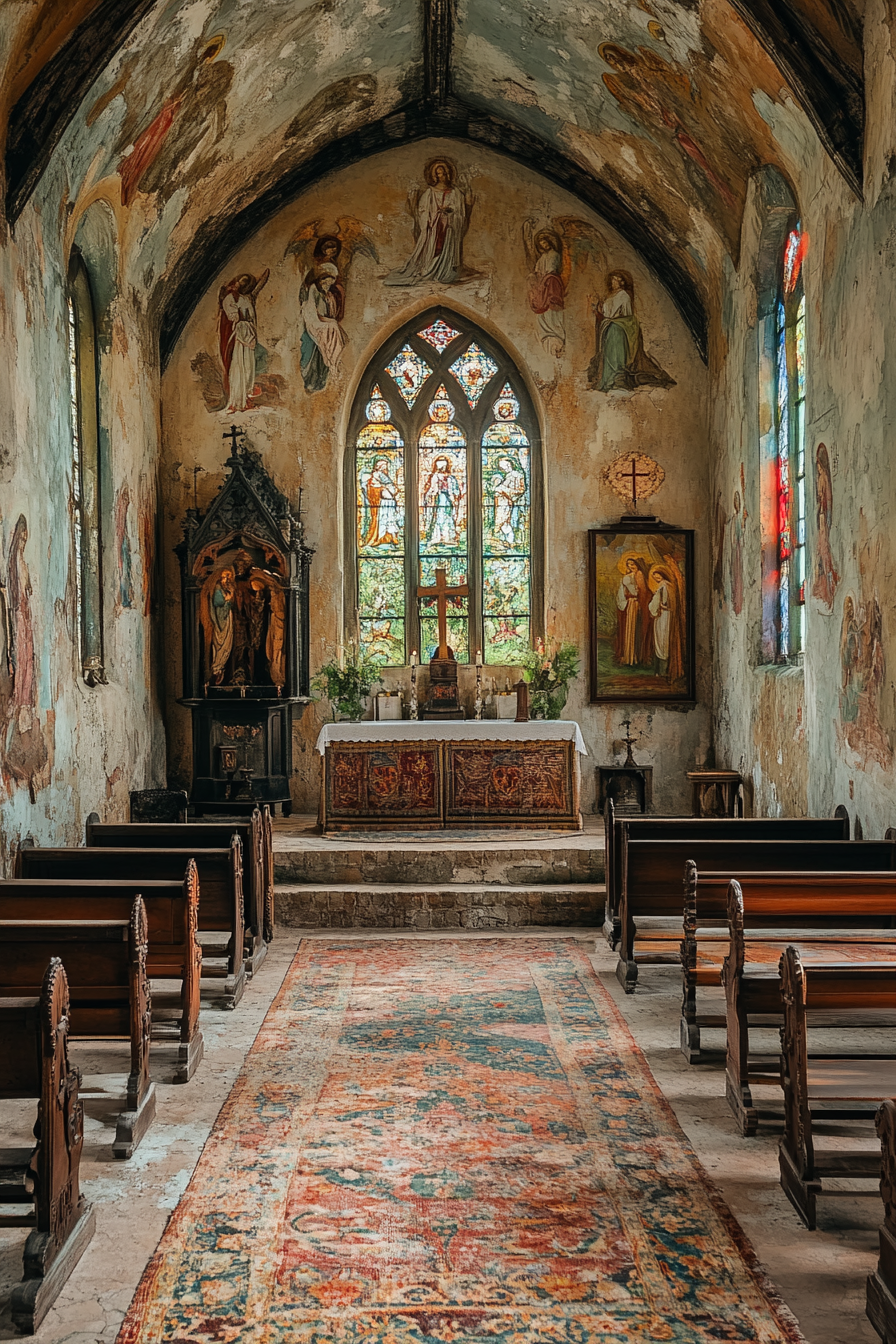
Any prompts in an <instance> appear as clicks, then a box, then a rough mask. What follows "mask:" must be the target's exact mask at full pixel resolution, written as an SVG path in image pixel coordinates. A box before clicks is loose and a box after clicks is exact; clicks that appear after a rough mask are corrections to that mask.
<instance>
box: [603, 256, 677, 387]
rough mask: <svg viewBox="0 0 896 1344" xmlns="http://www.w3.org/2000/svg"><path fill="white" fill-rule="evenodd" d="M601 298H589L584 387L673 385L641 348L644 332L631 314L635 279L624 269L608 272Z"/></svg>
mask: <svg viewBox="0 0 896 1344" xmlns="http://www.w3.org/2000/svg"><path fill="white" fill-rule="evenodd" d="M607 290H608V293H607V295H606V297H605V298H602V299H601V298H598V299H592V305H591V306H592V311H593V312H594V320H595V331H594V344H595V351H594V357H593V358H592V360H591V363H590V364H589V365H588V373H587V380H588V386H589V388H591V390H592V391H594V392H612V391H626V392H631V391H633V390H634V389H635V388H636V387H674V386H675V379H674V378H670V377H669V375H668V373H666V372H665V370H664V369H661V368H660V366H659V364H658V363H657V362H656V360H655V359H652V358H651V356H650V355H648V354H647V352H646V350H645V349H644V334H643V332H642V330H641V323H640V322H639V321H638V318H637V316H636V314H635V282H634V280H633V279H632V276H631V274H630V273H629V272H628V271H623V270H615V271H610V273H609V275H608V276H607Z"/></svg>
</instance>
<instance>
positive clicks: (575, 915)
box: [274, 881, 606, 929]
mask: <svg viewBox="0 0 896 1344" xmlns="http://www.w3.org/2000/svg"><path fill="white" fill-rule="evenodd" d="M605 893H606V889H605V887H604V886H603V885H602V884H601V883H599V882H565V883H564V882H556V883H545V884H529V885H522V884H520V885H517V884H512V885H507V884H500V883H491V884H488V885H483V884H482V883H471V882H450V883H447V884H433V885H428V884H425V883H424V884H421V883H401V882H364V881H361V882H332V883H313V884H312V883H278V885H277V886H276V888H275V891H274V913H275V920H276V922H277V923H278V924H285V925H287V926H289V927H291V928H305V929H308V928H314V929H350V928H371V929H485V928H516V927H519V926H521V925H526V924H542V925H544V924H555V925H570V924H578V925H594V926H597V925H600V924H602V923H603V919H604V897H605Z"/></svg>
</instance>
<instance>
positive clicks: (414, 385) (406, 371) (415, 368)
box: [386, 345, 432, 406]
mask: <svg viewBox="0 0 896 1344" xmlns="http://www.w3.org/2000/svg"><path fill="white" fill-rule="evenodd" d="M386 372H387V373H388V374H390V375H391V377H392V379H393V380H394V382H395V384H396V386H397V388H398V390H399V392H400V393H401V395H402V396H403V397H404V399H405V401H406V402H407V404H408V406H413V404H414V402H415V401H416V400H417V394H418V393H419V391H420V389H421V387H422V386H423V384H424V383H425V382H426V380H427V378H428V377H429V375H430V374H431V373H432V369H431V368H430V367H429V365H428V364H427V362H426V360H425V359H423V357H422V356H421V355H418V354H417V351H416V350H413V349H412V348H411V346H409V345H406V346H405V347H404V349H402V350H399V352H398V354H397V355H396V356H395V358H394V359H393V360H392V363H391V364H387V365H386Z"/></svg>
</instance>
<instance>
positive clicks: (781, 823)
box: [604, 798, 849, 947]
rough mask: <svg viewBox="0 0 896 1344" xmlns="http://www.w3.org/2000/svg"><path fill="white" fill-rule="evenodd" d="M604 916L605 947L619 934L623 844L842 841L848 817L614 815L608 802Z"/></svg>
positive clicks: (611, 801) (605, 830) (611, 943)
mask: <svg viewBox="0 0 896 1344" xmlns="http://www.w3.org/2000/svg"><path fill="white" fill-rule="evenodd" d="M604 835H605V842H606V858H605V864H606V885H607V912H606V918H605V920H604V935H605V937H606V939H607V942H608V943H609V944H610V946H611V947H615V946H616V944H617V943H618V942H619V939H620V937H621V933H622V923H621V912H620V906H621V902H622V871H623V854H624V850H625V847H626V845H627V844H628V842H629V840H687V839H690V838H694V839H702V840H848V839H849V818H848V817H845V818H840V817H828V818H823V817H627V816H626V817H618V816H617V815H616V812H615V809H614V807H613V800H612V798H608V799H607V804H606V807H605V808H604Z"/></svg>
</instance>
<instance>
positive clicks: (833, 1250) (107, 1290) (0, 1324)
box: [0, 929, 881, 1344]
mask: <svg viewBox="0 0 896 1344" xmlns="http://www.w3.org/2000/svg"><path fill="white" fill-rule="evenodd" d="M558 934H561V931H560V930H556V929H522V930H514V931H508V932H506V933H503V934H501V935H499V936H503V937H509V938H512V937H520V936H523V937H527V936H542V937H557V936H558ZM562 934H565V935H566V936H574V937H577V938H580V939H582V940H584V941H586V942H587V943H588V944H590V946H591V947H595V935H594V930H593V929H566V930H563V931H562ZM300 936H301V935H300V931H298V930H296V929H282V930H278V938H277V940H276V941H275V942H274V943H273V944H272V946H271V949H270V953H269V955H268V958H267V960H266V962H265V964H264V966H263V967H262V969H261V971H260V973H259V974H258V976H257V977H256V978H255V979H254V980H252V981H251V982H250V983H249V985H248V987H247V989H246V993H245V996H244V998H243V1000H242V1002H241V1003H240V1005H239V1007H238V1008H237V1010H236V1011H235V1012H232V1013H228V1012H225V1011H215V1010H212V1009H208V1008H203V1011H202V1027H203V1031H204V1033H205V1039H206V1054H205V1060H204V1062H203V1065H202V1066H201V1068H200V1069H199V1071H198V1073H197V1074H196V1076H195V1077H194V1078H193V1079H192V1081H191V1082H190V1083H188V1084H186V1085H183V1086H174V1085H172V1084H169V1083H167V1082H164V1081H162V1082H161V1083H160V1084H159V1106H158V1117H157V1120H156V1122H155V1125H154V1127H153V1129H152V1130H151V1131H150V1133H149V1134H148V1135H147V1136H146V1138H145V1139H144V1141H143V1144H142V1145H141V1147H140V1148H139V1149H138V1151H137V1153H136V1154H135V1155H134V1157H133V1158H132V1159H131V1160H130V1161H129V1162H116V1161H115V1160H114V1159H113V1158H112V1154H111V1142H112V1136H113V1133H114V1128H113V1125H112V1121H111V1116H110V1115H108V1114H105V1115H104V1111H108V1107H105V1108H102V1107H100V1106H99V1105H98V1104H95V1103H90V1104H89V1105H90V1111H91V1113H90V1115H89V1117H88V1124H87V1132H86V1141H85V1149H84V1160H83V1165H82V1175H83V1186H84V1191H85V1193H86V1195H87V1197H88V1199H90V1200H92V1201H93V1202H94V1203H95V1204H96V1206H97V1215H98V1216H97V1233H96V1236H95V1238H94V1240H93V1243H92V1244H91V1246H90V1247H89V1248H88V1250H87V1251H86V1253H85V1255H84V1257H83V1259H82V1261H81V1263H80V1264H79V1265H78V1267H77V1268H76V1270H75V1271H74V1273H73V1275H72V1277H71V1279H70V1280H69V1283H68V1284H67V1286H66V1288H65V1289H64V1290H63V1293H62V1295H61V1296H60V1298H59V1299H58V1301H57V1304H56V1306H55V1308H54V1309H53V1310H52V1311H51V1312H50V1314H49V1315H48V1316H47V1318H46V1320H45V1321H44V1323H43V1325H42V1326H41V1328H40V1331H39V1333H38V1334H37V1336H35V1339H36V1340H37V1341H39V1344H112V1341H114V1339H115V1336H116V1333H117V1331H118V1328H119V1325H120V1322H121V1319H122V1317H123V1314H124V1312H125V1310H126V1308H127V1305H128V1303H129V1301H130V1299H131V1296H132V1294H133V1292H134V1289H135V1288H136V1285H137V1282H138V1280H139V1278H140V1275H141V1273H142V1271H143V1268H144V1265H145V1263H146V1261H147V1260H148V1258H149V1256H150V1255H151V1254H152V1252H153V1250H154V1248H155V1246H156V1244H157V1242H158V1240H159V1237H160V1236H161V1234H162V1232H163V1230H164V1227H165V1223H166V1221H167V1218H168V1215H169V1214H170V1212H171V1210H172V1209H173V1208H174V1207H175V1205H176V1203H177V1200H178V1198H179V1196H180V1194H181V1192H182V1191H183V1190H184V1188H185V1187H186V1184H187V1182H188V1180H189V1178H190V1174H191V1172H192V1170H193V1168H194V1166H195V1164H196V1161H197V1159H198V1158H199V1155H200V1153H201V1151H202V1147H203V1144H204V1142H205V1140H206V1138H207V1136H208V1132H209V1129H210V1127H211V1125H212V1123H213V1121H214V1119H215V1116H216V1115H217V1113H218V1110H219V1109H220V1107H221V1105H222V1103H223V1102H224V1100H225V1098H226V1096H227V1094H228V1092H229V1090H230V1087H231V1085H232V1083H233V1081H234V1078H235V1077H236V1074H237V1072H238V1070H239V1068H240V1065H241V1063H242V1061H243V1058H244V1056H245V1054H246V1051H247V1050H248V1049H249V1047H250V1046H251V1044H252V1041H253V1040H254V1038H255V1035H256V1033H257V1031H258V1028H259V1026H260V1025H261V1022H262V1020H263V1018H264V1014H265V1012H266V1010H267V1008H268V1005H269V1004H270V1001H271V999H272V998H273V996H274V994H275V993H276V991H277V989H278V988H279V986H280V984H281V982H282V979H283V976H284V974H285V972H286V969H287V967H288V966H289V964H290V960H291V958H292V955H293V953H294V951H295V949H296V947H297V946H298V943H299V940H300ZM308 936H319V937H332V936H334V935H333V932H332V931H330V930H322V931H320V932H318V931H313V932H312V933H311V934H309V935H308ZM336 936H338V937H340V938H345V937H357V938H370V939H376V938H384V937H385V938H394V937H412V938H418V939H419V938H431V937H445V936H450V937H474V938H475V937H494V936H496V935H495V932H494V931H493V930H490V931H488V932H483V933H474V932H470V933H458V932H457V931H452V932H451V933H450V934H438V933H432V932H425V931H408V932H404V931H394V930H381V931H375V930H342V931H340V932H339V933H338V934H337V935H336ZM614 961H615V958H614V957H613V956H612V954H611V953H610V951H609V949H608V948H607V947H606V944H605V943H604V942H603V940H602V939H599V940H598V941H597V944H596V947H595V953H594V964H595V967H596V969H597V970H598V972H599V973H600V975H601V978H602V980H603V982H604V984H605V985H606V986H607V988H608V989H609V991H610V993H611V994H612V995H613V998H614V999H615V1001H616V1002H617V1003H618V1004H619V1006H620V1008H621V1010H622V1012H623V1013H624V1015H625V1017H626V1018H627V1020H628V1021H629V1024H630V1026H631V1028H632V1030H633V1032H634V1035H635V1038H636V1039H637V1041H638V1042H639V1044H640V1045H641V1047H642V1049H643V1050H644V1051H645V1053H646V1055H647V1058H648V1061H649V1063H650V1066H651V1069H652V1070H653V1073H654V1076H655V1078H656V1079H657V1081H658V1083H659V1084H660V1086H661V1087H662V1089H663V1091H664V1093H665V1095H666V1096H667V1098H668V1099H669V1102H670V1103H671V1105H672V1107H673V1108H674V1110H675V1112H676V1115H677V1116H678V1119H679V1122H680V1123H681V1125H682V1127H683V1128H684V1130H685V1132H686V1133H687V1135H688V1137H689V1139H690V1140H691V1142H692V1144H693V1145H694V1147H695V1149H696V1151H697V1154H698V1156H699V1157H700V1159H701V1160H702V1162H703V1164H704V1166H705V1167H706V1169H707V1170H708V1172H709V1173H710V1175H711V1176H712V1178H713V1179H714V1180H715V1181H716V1182H717V1184H718V1185H719V1187H720V1189H721V1191H722V1193H723V1195H724V1197H725V1199H726V1200H727V1201H728V1204H729V1206H730V1207H731V1209H732V1210H733V1211H734V1213H735V1215H736V1216H737V1218H738V1219H739V1220H740V1222H741V1224H742V1226H743V1228H744V1230H745V1231H746V1232H747V1234H748V1236H749V1237H750V1238H751V1239H752V1241H753V1244H754V1246H755V1247H756V1250H757V1252H758V1254H759V1257H760V1259H761V1261H762V1262H763V1264H764V1265H765V1266H766V1268H767V1270H768V1272H769V1274H770V1276H771V1278H772V1280H773V1281H774V1282H775V1284H776V1285H777V1286H778V1288H779V1290H780V1291H781V1293H782V1295H783V1297H784V1299H785V1301H786V1302H787V1303H788V1305H789V1306H790V1308H791V1310H792V1311H793V1312H794V1314H795V1315H796V1316H797V1318H798V1319H799V1321H800V1324H801V1326H802V1329H803V1332H804V1334H805V1337H806V1339H807V1340H808V1341H809V1344H865V1342H868V1344H871V1342H872V1341H876V1340H877V1336H876V1334H875V1333H874V1331H873V1330H872V1328H871V1325H870V1324H869V1322H868V1321H867V1320H866V1318H865V1313H864V1294H865V1277H866V1275H867V1274H868V1272H869V1271H870V1270H871V1268H872V1267H873V1265H874V1262H875V1258H876V1229H877V1224H878V1222H879V1220H880V1217H881V1205H880V1202H879V1199H877V1198H865V1199H850V1198H840V1199H829V1200H826V1201H824V1200H823V1201H821V1203H820V1216H819V1228H818V1230H817V1231H816V1232H808V1231H806V1229H805V1228H804V1227H803V1225H802V1224H801V1223H800V1221H799V1219H798V1218H797V1216H796V1214H795V1213H794V1212H793V1211H792V1209H791V1207H790V1205H789V1204H788V1202H787V1200H786V1199H785V1197H784V1195H783V1193H782V1191H781V1189H780V1187H779V1185H778V1181H777V1136H776V1134H775V1132H774V1130H773V1128H772V1127H770V1126H769V1127H766V1129H765V1131H764V1132H762V1133H761V1134H760V1136H759V1137H758V1138H756V1139H750V1140H747V1139H742V1138H740V1137H739V1135H738V1134H737V1133H736V1132H735V1129H734V1125H733V1122H732V1120H731V1118H730V1116H729V1112H728V1110H727V1107H726V1104H725V1101H724V1096H723V1086H722V1074H721V1071H720V1061H721V1053H720V1054H719V1061H718V1062H710V1063H707V1064H705V1065H700V1066H697V1067H689V1066H688V1065H687V1064H686V1063H685V1062H684V1060H683V1058H682V1056H681V1054H680V1053H679V1051H678V1049H677V1018H678V1004H679V996H678V979H677V975H676V972H675V969H674V968H672V967H668V968H665V967H660V968H650V969H647V968H645V970H644V971H643V973H642V984H641V985H639V988H638V990H637V992H636V993H635V994H634V995H632V996H631V997H626V996H625V995H624V994H623V993H622V990H621V989H620V987H619V985H618V983H617V981H616V979H615V976H614V975H613V966H614ZM707 1042H708V1043H709V1044H710V1045H715V1046H717V1048H718V1050H719V1052H721V1047H722V1045H723V1042H722V1039H721V1033H720V1032H719V1033H716V1034H715V1035H714V1034H712V1033H707ZM81 1048H82V1047H79V1049H81ZM159 1058H160V1062H161V1063H164V1056H163V1055H160V1057H159ZM83 1062H84V1063H89V1064H90V1065H91V1066H92V1067H96V1066H97V1060H96V1058H94V1057H91V1058H90V1059H89V1060H88V1059H85V1060H84V1061H83ZM157 1067H158V1065H157ZM162 1075H163V1076H164V1070H162ZM0 1125H2V1129H3V1142H19V1143H24V1142H25V1141H26V1140H25V1133H26V1126H25V1117H24V1114H23V1112H22V1110H21V1108H20V1107H19V1108H18V1109H17V1107H16V1106H15V1105H12V1104H11V1103H0ZM10 1130H12V1132H11V1133H10ZM24 1236H25V1234H24V1232H18V1231H15V1232H6V1233H4V1234H0V1304H2V1303H3V1302H4V1301H5V1300H6V1298H7V1297H8V1293H9V1290H10V1287H11V1283H12V1282H13V1281H14V1279H16V1278H18V1277H19V1275H20V1273H21V1259H20V1257H21V1247H22V1244H23V1242H24ZM10 1338H18V1336H15V1335H14V1334H13V1332H12V1330H11V1326H10V1322H9V1316H8V1312H3V1311H2V1309H0V1339H10Z"/></svg>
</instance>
